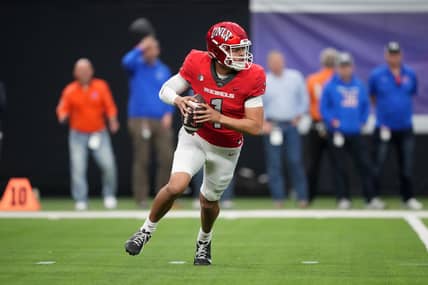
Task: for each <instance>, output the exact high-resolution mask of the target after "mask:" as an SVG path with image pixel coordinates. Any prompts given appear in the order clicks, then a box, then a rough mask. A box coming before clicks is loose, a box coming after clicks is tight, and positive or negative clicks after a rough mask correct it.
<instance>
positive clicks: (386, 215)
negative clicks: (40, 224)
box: [0, 210, 428, 219]
mask: <svg viewBox="0 0 428 285" xmlns="http://www.w3.org/2000/svg"><path fill="white" fill-rule="evenodd" d="M148 214H149V212H148V211H136V210H134V211H132V210H130V211H81V212H80V211H40V212H1V211H0V219H2V218H9V219H13V218H16V219H20V218H21V219H145V218H146V217H147V216H148ZM409 216H412V217H416V218H428V211H407V210H386V211H372V210H222V211H221V212H220V218H223V219H246V218H320V219H323V218H345V219H346V218H348V219H349V218H368V219H370V218H372V219H376V218H379V219H399V218H401V219H404V218H406V217H409ZM199 217H200V212H199V210H172V211H170V212H169V213H168V214H167V215H166V218H171V219H180V218H199Z"/></svg>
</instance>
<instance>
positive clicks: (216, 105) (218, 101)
mask: <svg viewBox="0 0 428 285" xmlns="http://www.w3.org/2000/svg"><path fill="white" fill-rule="evenodd" d="M211 105H212V106H213V107H214V109H215V110H217V111H219V112H220V113H221V108H222V105H223V99H218V98H217V99H211ZM214 129H221V124H220V123H214Z"/></svg>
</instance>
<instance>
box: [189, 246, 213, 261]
mask: <svg viewBox="0 0 428 285" xmlns="http://www.w3.org/2000/svg"><path fill="white" fill-rule="evenodd" d="M193 264H194V265H211V241H205V242H204V241H197V242H196V254H195V259H194V261H193Z"/></svg>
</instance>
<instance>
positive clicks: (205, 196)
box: [194, 146, 240, 265]
mask: <svg viewBox="0 0 428 285" xmlns="http://www.w3.org/2000/svg"><path fill="white" fill-rule="evenodd" d="M207 148H208V150H207V161H206V163H205V167H204V179H203V183H202V186H201V194H200V203H201V228H200V230H199V234H198V238H197V241H196V254H195V259H194V264H195V265H210V264H211V238H212V229H213V226H214V223H215V221H216V219H217V217H218V215H219V213H220V207H219V200H220V198H221V195H222V194H223V192H224V191H225V190H226V188H227V186H228V185H229V184H230V182H231V181H232V178H233V172H234V170H235V167H236V164H237V162H238V158H239V153H240V148H236V149H223V148H215V147H212V146H208V147H207Z"/></svg>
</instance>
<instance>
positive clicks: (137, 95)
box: [122, 36, 173, 208]
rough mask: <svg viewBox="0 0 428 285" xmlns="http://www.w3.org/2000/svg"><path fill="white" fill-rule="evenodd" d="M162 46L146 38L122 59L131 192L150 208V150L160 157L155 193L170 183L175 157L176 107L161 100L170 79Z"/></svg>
mask: <svg viewBox="0 0 428 285" xmlns="http://www.w3.org/2000/svg"><path fill="white" fill-rule="evenodd" d="M159 54H160V49H159V43H158V41H157V40H156V39H155V38H154V37H153V36H147V37H145V38H144V39H143V40H142V41H141V42H140V43H139V44H138V45H137V46H136V47H135V48H134V49H132V50H131V51H130V52H128V53H127V54H126V55H125V56H124V57H123V59H122V65H123V67H124V69H125V70H126V71H127V73H128V75H129V93H130V95H129V101H128V128H129V131H130V134H131V137H132V142H133V148H134V154H133V159H134V162H133V168H132V190H133V192H134V197H135V200H136V202H137V204H138V205H139V206H140V207H143V208H144V207H146V206H147V197H148V194H149V185H150V184H149V178H148V177H149V176H148V172H149V169H148V168H149V167H150V165H151V163H150V161H151V160H150V154H151V153H152V151H151V147H154V149H155V152H156V156H157V166H158V168H157V171H156V185H157V187H156V189H160V188H161V186H162V185H165V184H166V183H167V182H168V179H169V172H170V170H171V163H172V154H173V142H172V138H173V134H172V128H171V125H172V112H173V107H172V106H170V105H167V104H165V103H163V102H162V101H161V100H160V99H159V95H158V94H159V90H160V89H161V87H162V84H163V83H164V82H165V81H166V80H168V79H169V77H170V76H171V72H170V70H169V68H168V67H167V66H166V65H165V64H164V63H162V61H161V60H160V59H159V58H158V57H159Z"/></svg>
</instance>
